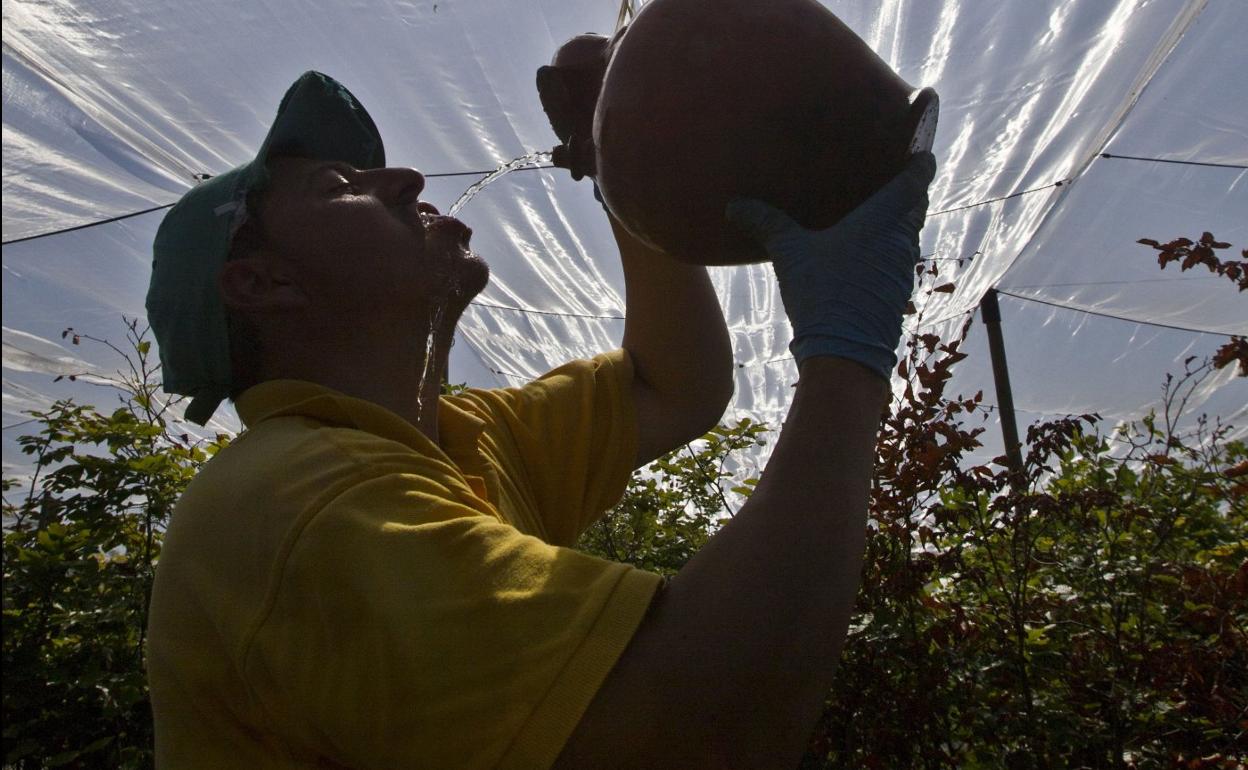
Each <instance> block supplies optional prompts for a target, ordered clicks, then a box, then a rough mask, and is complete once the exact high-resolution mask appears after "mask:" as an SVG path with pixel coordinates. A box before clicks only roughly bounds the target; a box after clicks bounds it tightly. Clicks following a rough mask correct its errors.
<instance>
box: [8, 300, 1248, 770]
mask: <svg viewBox="0 0 1248 770" xmlns="http://www.w3.org/2000/svg"><path fill="white" fill-rule="evenodd" d="M130 331H131V335H130V340H129V342H130V346H131V348H132V350H131V351H129V355H127V357H126V360H127V362H128V367H129V368H128V371H126V372H124V373H119V374H118V376H117V378H115V379H114V380H112V382H111V383H107V384H111V385H112V386H114V387H116V388H118V390H119V391H120V392H121V394H122V399H121V401H122V403H121V406H120V408H118V409H116V410H115V411H113V412H112V413H111V414H103V413H100V412H97V411H96V410H95V409H93V408H91V407H86V406H80V405H76V404H74V403H71V402H58V403H56V404H54V405H53V406H52V408H50V409H48V410H47V411H44V412H35V413H32V416H33V417H34V418H35V419H36V420H37V421H38V426H39V429H38V430H37V431H36V432H33V433H32V434H31V435H27V436H24V437H22V438H21V439H20V442H21V445H22V448H23V451H25V452H26V453H27V454H28V455H30V456H31V458H32V460H33V462H34V465H35V471H34V475H33V478H30V479H25V480H22V481H20V482H19V481H18V480H16V479H7V478H6V479H5V481H4V516H5V532H4V549H3V568H4V658H3V665H4V671H5V687H4V696H3V708H4V731H3V737H4V755H5V760H4V762H5V766H6V767H13V768H41V767H134V768H138V767H150V766H151V764H152V727H151V715H150V705H149V702H148V698H147V689H146V684H145V681H144V674H143V668H142V650H143V641H144V640H143V630H144V627H145V624H146V608H147V602H148V597H149V595H150V589H151V582H152V576H153V569H154V565H155V563H156V561H157V560H158V558H159V553H160V541H161V533H162V531H163V529H164V525H165V523H166V522H167V521H168V517H169V515H170V512H171V510H172V507H173V504H174V502H175V501H176V499H177V497H178V495H179V494H180V492H181V490H182V489H183V487H184V486H185V485H186V483H187V482H188V481H189V480H190V478H191V477H192V476H193V475H194V473H195V472H196V470H197V469H198V468H199V466H200V465H202V464H203V463H204V462H206V461H208V460H209V459H210V458H211V456H212V455H213V454H215V452H216V451H218V450H219V449H220V448H221V447H223V446H224V445H225V444H226V443H227V442H228V438H227V437H225V436H218V437H216V438H215V439H213V440H209V441H204V440H192V439H191V438H190V437H189V436H188V435H187V434H179V433H178V432H177V428H176V427H175V423H174V422H173V421H172V420H171V419H170V417H169V412H168V408H169V406H168V404H166V403H164V402H161V401H160V400H159V398H158V392H157V388H156V384H155V377H154V375H155V372H154V371H153V370H152V369H151V367H150V366H149V361H148V351H149V343H148V342H147V341H146V339H145V335H144V333H143V332H142V331H140V330H139V329H138V328H137V326H136V325H134V324H133V323H131V327H130ZM963 334H965V329H964V330H963ZM76 336H81V337H82V338H86V339H90V338H89V337H87V336H86V335H76ZM99 342H103V341H99ZM104 344H107V343H104ZM959 345H960V340H953V341H950V342H947V343H945V342H942V341H940V340H938V339H936V338H935V337H932V336H923V337H917V338H915V339H914V340H912V341H911V343H910V346H911V347H910V355H909V356H908V358H907V359H906V360H905V361H903V362H902V364H901V366H900V367H899V372H900V373H901V374H902V376H903V377H904V378H905V379H906V381H907V383H908V384H907V386H906V387H905V389H904V391H903V392H902V393H901V395H900V396H899V398H898V399H897V401H896V403H895V404H894V405H893V409H892V410H891V413H890V414H889V416H888V417H887V418H886V419H885V421H884V423H883V427H882V430H881V433H880V437H879V443H878V456H879V457H878V462H877V472H876V476H875V480H874V483H873V491H872V502H871V531H870V534H869V537H868V541H867V559H866V565H865V567H864V572H863V584H862V589H861V591H860V593H859V596H858V602H857V609H856V613H855V616H854V619H853V623H852V625H851V628H850V633H849V639H848V641H847V644H846V646H845V650H844V653H843V656H842V660H841V662H840V668H839V669H838V671H839V673H838V678H837V683H836V686H835V687H834V689H833V690H832V692H830V693H829V694H828V698H827V704H826V708H825V710H824V713H823V716H822V718H821V719H820V721H819V724H818V726H817V728H816V729H815V731H814V734H813V735H812V737H811V741H810V748H809V750H808V751H807V754H806V757H805V758H804V760H803V767H804V768H808V769H811V770H813V769H815V768H819V769H823V768H843V767H844V768H848V767H855V768H858V767H866V768H961V767H969V768H1049V767H1077V768H1152V767H1184V768H1233V767H1242V763H1243V762H1244V759H1245V756H1246V755H1248V751H1246V748H1245V747H1246V745H1248V744H1246V740H1245V734H1246V730H1248V722H1246V721H1245V715H1246V714H1248V638H1246V637H1245V633H1246V631H1248V504H1246V502H1245V498H1246V496H1248V448H1246V447H1245V446H1244V444H1242V443H1238V442H1232V441H1227V440H1226V434H1227V430H1228V429H1227V427H1226V426H1223V425H1220V424H1217V423H1213V424H1211V423H1209V422H1208V421H1206V420H1203V419H1202V420H1200V421H1199V423H1198V425H1197V427H1196V428H1195V429H1193V430H1191V431H1189V432H1187V433H1181V432H1179V431H1178V430H1177V429H1176V428H1175V425H1176V424H1177V422H1178V417H1179V414H1180V413H1181V412H1182V411H1183V409H1184V406H1185V404H1186V400H1187V398H1188V396H1190V395H1191V394H1192V393H1193V391H1194V390H1195V389H1196V388H1197V387H1199V385H1200V384H1201V383H1202V382H1204V381H1205V379H1206V378H1208V377H1210V376H1212V374H1213V373H1214V372H1215V369H1214V363H1213V362H1211V361H1206V362H1200V363H1195V364H1194V363H1193V361H1194V359H1189V361H1188V366H1187V368H1186V369H1185V371H1184V372H1183V373H1182V374H1181V375H1177V376H1174V377H1168V378H1167V379H1166V383H1165V387H1164V399H1163V402H1164V408H1163V410H1162V412H1161V413H1158V414H1153V415H1150V416H1149V417H1148V418H1146V419H1144V420H1142V421H1139V422H1136V423H1131V424H1126V425H1120V426H1117V427H1114V428H1106V427H1105V426H1103V425H1102V422H1101V420H1100V419H1099V418H1098V417H1097V416H1096V415H1082V416H1077V417H1068V418H1063V419H1058V420H1052V421H1048V422H1043V423H1038V424H1036V425H1033V426H1032V427H1031V428H1030V429H1029V430H1028V431H1027V436H1026V441H1025V445H1024V447H1023V450H1024V457H1025V462H1024V467H1023V468H1022V469H1011V468H1009V467H1008V466H1007V465H1006V462H1007V460H1006V458H1004V457H1001V458H997V460H996V461H994V462H993V463H989V464H986V465H972V464H971V463H970V462H969V461H968V457H969V455H970V453H971V452H973V451H974V450H975V449H977V448H978V447H979V446H980V442H979V436H980V434H981V433H982V432H983V430H984V428H983V427H982V423H983V421H984V419H985V418H986V416H987V414H988V411H987V410H988V409H989V407H987V406H985V404H984V403H983V398H982V394H975V395H974V396H972V397H969V398H967V397H962V396H958V397H948V396H946V395H945V393H944V388H945V385H946V384H947V382H948V380H949V377H950V375H951V371H952V367H953V366H954V365H956V363H957V362H958V361H959V360H961V359H962V358H964V354H963V353H961V352H960V351H959V350H958V347H959ZM115 349H117V350H118V352H119V353H125V352H126V351H122V350H120V349H118V348H115ZM769 431H770V429H769V428H768V426H766V425H763V424H760V423H755V422H751V421H749V420H743V421H740V422H737V423H735V424H733V425H721V426H719V427H717V428H716V429H715V430H713V431H712V432H710V433H708V434H707V435H706V436H704V437H702V439H700V440H699V441H696V442H693V443H692V444H690V445H688V446H686V447H682V448H681V449H679V450H677V451H675V452H673V453H671V454H669V455H667V456H665V457H663V458H661V459H659V460H657V461H656V462H654V463H652V464H651V465H650V466H648V467H647V468H645V469H643V470H642V471H639V472H637V473H636V474H634V476H633V480H632V482H631V484H630V485H629V487H628V490H627V492H626V493H625V495H624V498H623V499H622V500H621V501H620V503H619V504H618V505H617V506H616V507H615V508H614V509H613V510H612V511H610V512H609V513H608V514H607V515H606V516H605V517H604V518H603V519H602V520H601V521H599V522H598V523H596V524H594V525H593V526H591V527H590V528H589V529H588V530H587V531H586V532H585V533H584V536H583V537H582V540H581V542H580V543H579V547H581V548H583V549H585V550H587V551H590V552H593V553H597V554H600V555H602V556H605V557H607V558H610V559H615V560H619V561H625V562H629V563H632V564H635V565H637V566H639V567H642V568H644V569H648V570H652V571H655V572H658V573H661V574H664V575H672V574H675V573H676V572H678V571H679V570H680V568H681V566H683V565H684V564H685V562H686V561H688V559H690V558H691V557H692V556H693V554H694V553H696V552H697V550H698V549H699V548H700V547H701V546H702V545H703V544H704V543H705V542H706V539H707V538H708V537H710V536H711V535H712V534H713V533H714V531H715V530H716V528H717V527H718V526H719V525H720V523H721V522H722V521H723V519H724V518H725V517H727V516H731V515H732V514H733V512H734V509H733V506H734V503H735V504H736V505H739V504H741V501H743V500H746V499H747V498H748V496H749V493H750V490H751V489H752V488H753V485H754V483H755V481H756V480H755V479H753V478H748V477H747V478H741V476H742V475H743V473H742V472H741V471H740V470H737V471H734V470H731V468H733V467H734V458H736V457H739V456H740V453H741V452H742V450H744V449H746V448H748V447H751V446H754V445H757V444H761V443H763V442H765V441H766V440H767V437H768V435H769ZM746 475H748V474H746Z"/></svg>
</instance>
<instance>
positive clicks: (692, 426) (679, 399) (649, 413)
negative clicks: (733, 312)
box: [611, 217, 733, 467]
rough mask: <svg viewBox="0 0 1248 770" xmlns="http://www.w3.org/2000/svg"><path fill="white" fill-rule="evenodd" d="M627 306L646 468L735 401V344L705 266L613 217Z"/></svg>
mask: <svg viewBox="0 0 1248 770" xmlns="http://www.w3.org/2000/svg"><path fill="white" fill-rule="evenodd" d="M611 229H612V230H613V231H614V233H615V240H616V243H617V244H618V245H619V247H620V260H621V262H622V263H623V266H624V286H625V292H626V302H627V305H628V309H627V312H626V313H625V321H624V341H623V347H624V349H625V350H627V351H628V353H629V357H630V358H632V360H633V369H634V378H633V403H634V404H635V405H636V410H637V431H638V444H637V466H638V467H640V466H642V465H645V464H646V463H648V462H650V461H651V460H653V459H655V458H656V457H659V456H661V455H663V454H666V453H667V452H670V451H671V450H672V449H675V448H676V447H678V446H680V445H681V444H682V443H684V442H686V441H690V440H692V439H694V438H697V437H698V436H700V435H702V434H703V433H705V432H706V431H708V430H710V429H711V428H712V427H714V425H715V423H716V422H717V421H718V420H719V418H720V417H721V416H722V415H723V413H724V409H725V408H726V407H727V405H728V401H729V400H730V399H731V398H732V388H733V382H732V380H733V370H732V347H731V345H730V343H729V340H728V328H727V326H725V324H724V314H723V311H722V310H721V309H720V306H719V298H718V297H716V296H715V290H714V289H713V288H712V287H711V279H710V277H709V276H708V275H707V273H706V268H705V267H702V266H700V265H689V264H685V263H683V262H678V261H676V260H674V259H672V258H671V257H668V256H667V255H665V254H661V253H659V252H656V251H653V250H652V249H650V248H649V247H648V246H646V245H645V244H644V243H642V242H641V241H638V240H637V239H636V238H634V237H633V236H632V235H630V234H629V232H628V231H627V230H625V229H624V227H623V225H621V224H620V223H619V222H618V221H616V219H615V217H611Z"/></svg>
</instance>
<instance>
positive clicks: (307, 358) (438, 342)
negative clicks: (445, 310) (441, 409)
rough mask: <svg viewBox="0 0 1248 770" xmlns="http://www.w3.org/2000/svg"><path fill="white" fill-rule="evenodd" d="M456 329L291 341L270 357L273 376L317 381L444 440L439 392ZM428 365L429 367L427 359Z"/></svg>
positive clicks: (269, 374) (435, 439) (430, 438)
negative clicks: (431, 335)
mask: <svg viewBox="0 0 1248 770" xmlns="http://www.w3.org/2000/svg"><path fill="white" fill-rule="evenodd" d="M452 333H453V330H447V331H443V332H442V333H440V334H436V335H434V344H432V345H430V344H429V337H428V335H412V336H411V337H408V338H406V339H395V338H394V335H393V334H390V335H380V334H376V335H363V334H356V335H353V336H352V338H351V339H340V340H334V341H329V340H326V339H324V338H323V337H320V338H318V341H317V345H316V346H315V348H309V347H307V346H306V345H303V346H288V347H286V348H284V350H285V353H284V354H283V355H281V356H280V359H279V360H276V361H271V366H270V371H269V373H268V377H269V378H289V379H300V380H308V381H310V382H315V383H318V384H320V385H324V386H326V387H328V388H333V389H334V390H337V391H339V392H341V393H344V394H346V395H348V396H352V397H354V398H359V399H363V400H365V401H371V402H372V403H374V404H377V405H378V406H382V407H385V408H386V409H389V410H390V411H391V412H394V413H395V414H397V415H398V416H399V417H402V418H403V419H405V420H407V421H408V422H410V423H411V424H412V425H414V426H415V427H416V428H417V430H419V431H420V432H421V433H423V434H425V436H426V437H427V438H428V439H429V440H430V441H432V442H434V443H435V444H438V443H439V433H438V397H439V396H440V395H441V392H442V381H443V379H444V378H445V376H446V367H447V359H448V357H449V354H450V341H451V339H452ZM427 361H428V362H429V365H428V366H426V362H427Z"/></svg>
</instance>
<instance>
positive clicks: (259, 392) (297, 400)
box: [234, 380, 485, 461]
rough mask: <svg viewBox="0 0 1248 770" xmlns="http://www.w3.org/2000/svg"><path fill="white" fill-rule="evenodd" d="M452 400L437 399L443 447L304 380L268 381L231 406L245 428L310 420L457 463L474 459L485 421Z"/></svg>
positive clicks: (395, 419)
mask: <svg viewBox="0 0 1248 770" xmlns="http://www.w3.org/2000/svg"><path fill="white" fill-rule="evenodd" d="M453 401H454V399H453V397H448V396H443V397H441V398H439V399H438V434H439V438H440V440H441V443H442V446H438V445H437V444H435V443H434V442H433V441H431V440H430V439H429V437H428V436H426V435H425V434H424V433H422V432H421V431H420V430H419V429H418V428H417V427H416V426H415V425H412V424H411V423H410V422H408V421H407V420H405V419H403V418H402V417H400V416H398V415H397V414H395V413H394V412H392V411H390V410H389V409H386V408H385V407H383V406H380V405H378V404H375V403H373V402H371V401H366V400H364V399H361V398H355V397H353V396H348V395H346V394H345V393H341V392H339V391H336V390H334V389H333V388H328V387H326V386H324V385H319V384H317V383H315V382H308V381H307V380H267V381H265V382H262V383H260V384H259V385H256V386H254V387H251V388H248V389H247V390H246V391H244V392H243V394H242V395H241V396H239V398H238V401H237V402H235V404H234V407H235V409H236V410H237V412H238V416H239V418H240V419H242V421H243V424H244V425H245V426H247V428H248V429H254V428H255V427H256V426H257V425H259V424H260V423H261V422H263V421H265V420H268V419H272V418H274V417H308V418H311V419H313V420H317V421H319V422H323V423H325V424H327V425H337V426H341V427H345V428H355V429H357V430H362V431H365V432H368V433H372V434H373V435H376V436H380V437H382V438H386V439H390V440H392V441H398V442H400V443H402V444H405V445H407V446H409V447H411V448H412V449H413V450H415V451H417V452H420V453H421V454H436V453H438V452H444V453H445V454H446V455H447V456H448V457H450V458H451V459H452V460H455V461H462V460H465V459H468V458H474V457H476V455H477V439H478V438H479V437H480V435H481V432H482V430H483V429H484V427H485V421H484V420H482V419H481V418H480V417H477V416H476V415H474V414H471V413H470V412H468V411H466V410H465V409H463V408H462V407H460V406H458V405H457V404H455V403H454V402H453Z"/></svg>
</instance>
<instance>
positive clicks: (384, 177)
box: [365, 167, 425, 206]
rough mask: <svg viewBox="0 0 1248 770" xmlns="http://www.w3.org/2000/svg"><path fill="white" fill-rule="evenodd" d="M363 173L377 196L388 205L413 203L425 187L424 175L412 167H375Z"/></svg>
mask: <svg viewBox="0 0 1248 770" xmlns="http://www.w3.org/2000/svg"><path fill="white" fill-rule="evenodd" d="M365 174H366V175H367V176H368V177H369V180H368V181H369V182H370V183H371V184H372V185H373V186H374V187H375V189H376V190H377V194H378V196H379V197H381V198H382V199H383V200H385V201H386V202H387V203H389V204H390V205H394V206H407V205H410V204H412V203H415V202H416V201H417V199H418V198H419V197H420V193H421V192H422V191H423V190H424V189H425V175H424V174H422V173H420V172H419V171H417V170H416V169H414V168H398V167H396V168H377V169H373V170H371V171H367V172H365Z"/></svg>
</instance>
